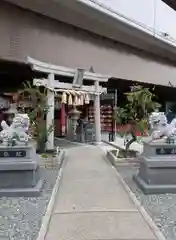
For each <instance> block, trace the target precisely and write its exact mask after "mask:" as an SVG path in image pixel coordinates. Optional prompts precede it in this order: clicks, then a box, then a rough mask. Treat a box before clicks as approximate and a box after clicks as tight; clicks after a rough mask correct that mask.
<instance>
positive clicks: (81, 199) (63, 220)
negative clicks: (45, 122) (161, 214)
mask: <svg viewBox="0 0 176 240" xmlns="http://www.w3.org/2000/svg"><path fill="white" fill-rule="evenodd" d="M45 239H46V240H156V237H155V235H154V233H153V232H152V230H151V229H150V227H149V226H148V224H147V223H146V222H145V220H144V219H143V217H142V215H141V214H140V212H139V211H138V209H137V208H136V206H135V205H134V203H133V202H132V200H131V199H130V197H129V196H128V193H127V192H126V191H125V190H124V188H123V187H122V185H121V183H120V181H119V180H118V177H117V175H116V170H115V169H114V168H112V166H111V165H110V164H109V163H108V162H106V160H105V159H104V157H103V152H102V151H101V150H100V149H99V148H98V147H95V146H82V147H75V148H71V149H69V150H68V154H67V162H66V164H65V166H64V169H63V178H62V182H61V186H60V189H59V191H58V194H57V199H56V203H55V207H54V210H53V213H52V216H51V221H50V225H49V228H48V233H47V235H46V237H45Z"/></svg>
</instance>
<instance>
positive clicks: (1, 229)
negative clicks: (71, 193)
mask: <svg viewBox="0 0 176 240" xmlns="http://www.w3.org/2000/svg"><path fill="white" fill-rule="evenodd" d="M43 161H45V164H42V172H43V176H44V180H45V184H44V188H43V191H42V194H41V196H40V197H37V198H23V197H20V198H7V197H3V198H0V240H6V239H9V240H35V239H36V238H37V234H38V231H39V229H40V226H41V221H42V217H43V215H44V214H45V211H46V208H47V205H48V203H49V200H50V197H51V193H52V189H53V187H54V184H55V181H56V177H57V173H58V166H59V163H58V162H57V161H56V160H55V159H54V160H53V159H48V160H43Z"/></svg>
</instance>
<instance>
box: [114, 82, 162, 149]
mask: <svg viewBox="0 0 176 240" xmlns="http://www.w3.org/2000/svg"><path fill="white" fill-rule="evenodd" d="M125 96H126V100H127V104H126V105H125V106H124V107H123V108H121V107H118V108H117V111H116V114H115V117H116V121H117V123H119V124H126V126H127V127H126V131H125V133H124V134H131V136H132V139H131V140H130V141H128V142H127V144H126V151H128V149H129V147H130V145H131V144H132V143H133V142H134V141H136V140H137V132H140V133H141V134H142V135H143V134H145V135H146V134H147V133H148V128H149V126H148V117H149V114H150V113H151V112H153V111H154V110H155V109H158V108H160V106H161V105H160V104H159V103H158V102H156V101H155V99H156V96H155V94H154V93H153V92H152V91H151V90H150V89H149V88H146V87H142V86H140V85H133V86H132V87H131V91H130V92H127V93H125Z"/></svg>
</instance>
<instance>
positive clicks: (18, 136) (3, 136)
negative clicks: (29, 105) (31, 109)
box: [0, 114, 30, 146]
mask: <svg viewBox="0 0 176 240" xmlns="http://www.w3.org/2000/svg"><path fill="white" fill-rule="evenodd" d="M29 122H30V121H29V117H28V115H27V114H16V115H15V117H14V119H13V122H12V124H11V125H10V126H8V125H7V123H6V121H2V122H1V126H2V129H3V130H2V131H1V132H0V141H1V142H2V145H4V146H15V145H27V144H28V141H29V135H28V133H27V132H28V128H29Z"/></svg>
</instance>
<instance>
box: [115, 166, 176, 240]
mask: <svg viewBox="0 0 176 240" xmlns="http://www.w3.org/2000/svg"><path fill="white" fill-rule="evenodd" d="M117 170H118V172H119V173H120V174H121V175H122V177H123V178H124V180H125V181H126V183H127V184H128V186H129V187H130V188H131V190H132V192H133V193H134V194H135V195H136V197H137V199H138V200H139V201H140V203H141V205H142V206H143V207H144V208H145V209H146V210H147V212H148V213H149V215H150V216H151V217H152V219H153V220H154V222H155V224H156V225H157V226H158V227H159V228H160V230H161V231H162V233H163V234H164V236H165V237H166V239H167V240H175V239H176V194H158V195H144V194H143V193H142V192H141V191H140V189H139V188H138V187H137V185H136V184H135V182H134V181H133V180H132V176H133V175H134V174H136V173H137V171H138V168H137V167H136V166H120V167H117Z"/></svg>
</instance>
